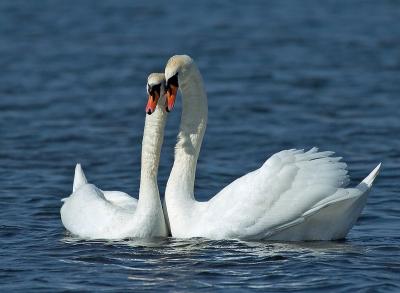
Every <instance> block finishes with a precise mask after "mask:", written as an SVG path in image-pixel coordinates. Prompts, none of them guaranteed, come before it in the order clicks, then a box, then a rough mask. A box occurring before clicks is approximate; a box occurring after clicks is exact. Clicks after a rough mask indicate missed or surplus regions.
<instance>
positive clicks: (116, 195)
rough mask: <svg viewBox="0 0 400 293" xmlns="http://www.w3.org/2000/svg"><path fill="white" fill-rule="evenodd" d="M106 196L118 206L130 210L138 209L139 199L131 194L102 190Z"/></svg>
mask: <svg viewBox="0 0 400 293" xmlns="http://www.w3.org/2000/svg"><path fill="white" fill-rule="evenodd" d="M102 192H103V194H104V197H105V199H106V200H108V201H109V202H110V203H111V204H112V205H114V206H118V207H120V208H123V209H127V210H130V211H134V210H136V207H137V204H138V200H137V199H136V198H134V197H132V196H130V195H129V194H127V193H125V192H122V191H104V190H102Z"/></svg>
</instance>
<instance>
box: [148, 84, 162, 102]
mask: <svg viewBox="0 0 400 293" xmlns="http://www.w3.org/2000/svg"><path fill="white" fill-rule="evenodd" d="M160 91H161V83H159V84H154V85H149V84H148V85H147V93H148V94H149V95H150V96H151V97H152V99H153V101H154V100H155V96H156V95H155V93H157V94H158V96H160Z"/></svg>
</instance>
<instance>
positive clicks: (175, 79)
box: [166, 73, 179, 89]
mask: <svg viewBox="0 0 400 293" xmlns="http://www.w3.org/2000/svg"><path fill="white" fill-rule="evenodd" d="M171 85H173V86H175V87H179V83H178V73H176V74H175V75H174V76H172V77H170V78H169V79H168V80H167V84H166V88H167V89H169V87H170V86H171Z"/></svg>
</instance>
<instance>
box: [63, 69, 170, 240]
mask: <svg viewBox="0 0 400 293" xmlns="http://www.w3.org/2000/svg"><path fill="white" fill-rule="evenodd" d="M164 81H165V79H164V74H152V75H150V76H149V79H148V84H150V85H152V84H157V85H161V87H160V89H161V92H160V94H161V95H160V96H161V97H162V96H163V92H164V87H163V85H164ZM160 100H161V102H159V104H160V106H157V109H156V111H155V112H154V113H153V115H151V116H147V115H146V121H145V129H144V134H143V144H142V164H141V179H140V191H139V200H136V199H135V198H133V197H131V196H129V195H128V194H126V193H124V192H119V191H103V190H101V189H99V188H97V187H96V186H95V185H93V184H89V183H88V182H87V180H86V177H85V174H84V173H83V170H82V168H81V166H80V164H77V166H76V168H75V177H74V184H73V192H72V194H71V195H70V196H69V197H67V198H65V199H63V202H64V204H63V206H62V207H61V211H60V213H61V220H62V222H63V224H64V226H65V228H66V229H67V230H68V231H70V232H71V233H72V234H74V235H76V236H79V237H81V238H86V239H121V238H126V237H153V236H167V235H168V231H167V227H166V224H165V219H164V214H163V210H162V206H161V201H160V196H159V192H158V186H157V171H158V165H159V158H160V151H161V145H162V142H163V137H164V127H165V121H166V115H167V114H166V113H165V110H164V109H162V106H161V105H164V104H165V99H164V98H161V99H160Z"/></svg>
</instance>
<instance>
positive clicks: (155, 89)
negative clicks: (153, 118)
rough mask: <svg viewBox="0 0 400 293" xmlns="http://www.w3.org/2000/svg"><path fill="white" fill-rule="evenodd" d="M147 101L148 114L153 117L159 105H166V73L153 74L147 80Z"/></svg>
mask: <svg viewBox="0 0 400 293" xmlns="http://www.w3.org/2000/svg"><path fill="white" fill-rule="evenodd" d="M147 93H148V95H149V99H148V101H147V106H146V113H147V114H149V115H151V114H152V113H153V112H154V111H155V110H156V107H157V104H163V105H165V103H166V100H165V76H164V73H151V74H150V75H149V77H148V78H147Z"/></svg>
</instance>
